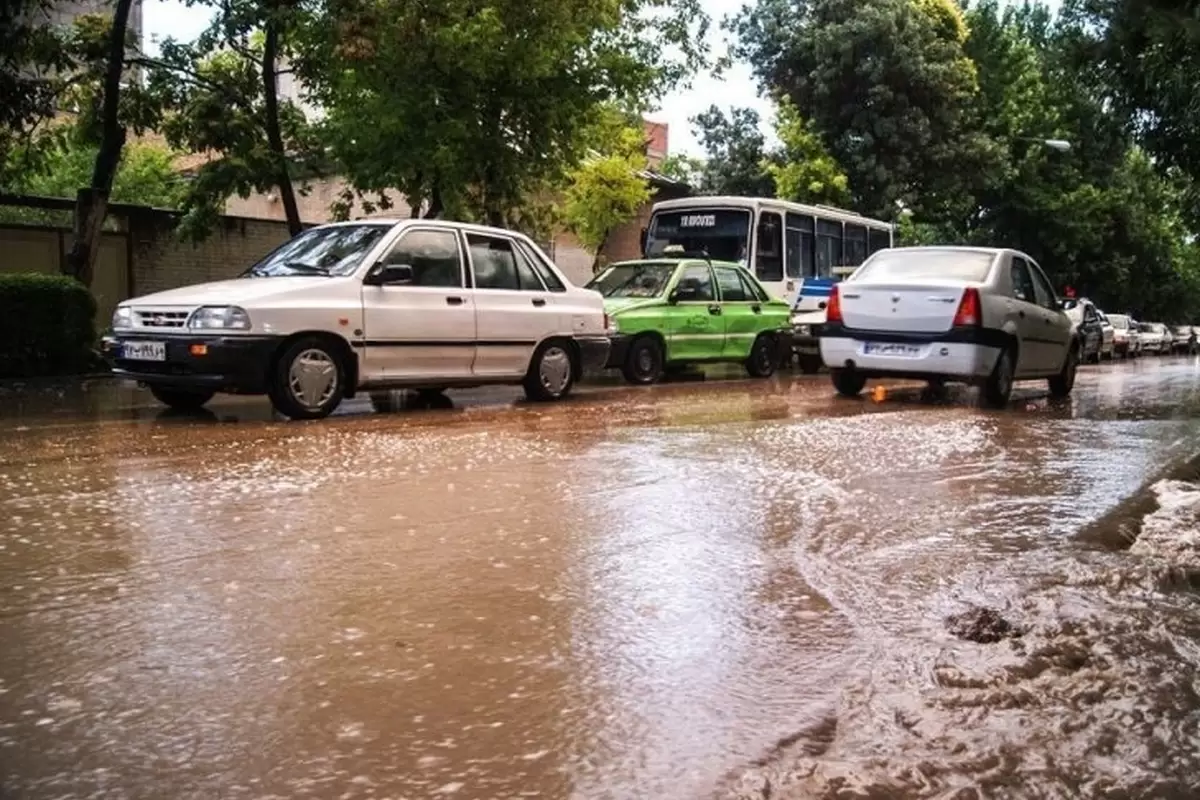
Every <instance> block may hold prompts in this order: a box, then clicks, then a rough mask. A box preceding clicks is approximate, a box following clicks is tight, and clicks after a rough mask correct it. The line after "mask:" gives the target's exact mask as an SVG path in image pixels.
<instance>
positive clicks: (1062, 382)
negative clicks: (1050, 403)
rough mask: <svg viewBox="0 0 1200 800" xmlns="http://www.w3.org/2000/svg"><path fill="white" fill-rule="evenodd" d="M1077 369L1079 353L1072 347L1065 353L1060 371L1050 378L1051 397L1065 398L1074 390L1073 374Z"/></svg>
mask: <svg viewBox="0 0 1200 800" xmlns="http://www.w3.org/2000/svg"><path fill="white" fill-rule="evenodd" d="M1078 369H1079V353H1078V351H1076V349H1075V348H1074V347H1072V348H1071V349H1070V350H1069V351H1068V352H1067V360H1066V361H1065V362H1064V363H1063V368H1062V371H1061V372H1059V373H1058V374H1057V375H1055V376H1054V377H1053V378H1051V379H1050V380H1049V381H1048V383H1049V385H1050V394H1051V396H1053V397H1066V396H1068V395H1069V394H1071V390H1072V389H1074V388H1075V373H1076V372H1077V371H1078Z"/></svg>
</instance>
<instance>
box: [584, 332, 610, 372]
mask: <svg viewBox="0 0 1200 800" xmlns="http://www.w3.org/2000/svg"><path fill="white" fill-rule="evenodd" d="M575 343H576V344H577V345H579V368H580V370H581V371H582V372H584V373H593V372H599V371H600V370H602V369H604V368H605V367H606V366H607V365H608V361H609V353H610V352H611V350H612V341H611V339H610V338H609V337H607V336H576V337H575Z"/></svg>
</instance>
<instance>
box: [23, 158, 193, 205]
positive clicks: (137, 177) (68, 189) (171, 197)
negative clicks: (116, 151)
mask: <svg viewBox="0 0 1200 800" xmlns="http://www.w3.org/2000/svg"><path fill="white" fill-rule="evenodd" d="M98 149H99V148H98V147H96V146H95V145H90V144H86V143H79V142H67V143H65V145H63V146H60V147H57V148H55V149H53V150H49V151H47V152H45V153H44V154H42V157H41V160H40V162H39V168H38V169H36V170H26V171H24V172H23V173H21V174H20V175H19V176H15V177H14V179H13V182H12V183H11V184H10V187H11V189H10V191H13V192H14V193H18V194H30V195H40V196H43V197H66V198H71V199H74V197H75V193H76V192H77V191H78V190H79V189H80V188H82V187H85V186H87V185H88V183H89V182H90V181H91V177H92V168H93V166H94V165H95V162H96V152H97V150H98ZM20 157H21V156H20V155H17V158H20ZM185 191H186V187H185V184H184V181H183V179H182V178H181V177H180V176H179V174H178V172H176V170H175V167H174V164H173V157H172V153H171V151H170V150H167V149H166V148H163V147H158V146H155V145H150V144H137V143H133V144H128V145H126V146H125V148H124V151H123V152H122V154H121V164H120V167H118V169H117V175H116V178H115V179H114V181H113V189H112V196H111V198H110V199H111V201H112V202H114V203H132V204H136V205H144V206H154V207H156V208H177V207H178V206H179V204H180V202H181V201H182V199H183V197H184V194H185Z"/></svg>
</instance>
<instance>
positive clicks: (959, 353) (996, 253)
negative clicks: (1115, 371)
mask: <svg viewBox="0 0 1200 800" xmlns="http://www.w3.org/2000/svg"><path fill="white" fill-rule="evenodd" d="M820 336H821V339H820V341H821V359H822V360H823V361H824V362H825V365H826V366H828V367H829V368H830V371H831V372H832V377H833V385H834V387H835V388H836V389H837V391H838V392H839V393H840V394H843V395H847V396H854V395H857V394H859V393H860V392H861V391H862V389H863V386H864V385H865V384H866V381H867V380H868V379H870V378H889V377H895V378H916V379H921V380H926V381H928V382H930V384H932V385H940V384H942V383H945V382H951V381H953V382H962V383H968V384H975V385H980V386H982V387H983V394H984V398H985V399H986V400H987V402H988V403H989V404H990V405H994V406H1002V405H1004V404H1006V403H1007V402H1008V399H1009V396H1010V395H1011V393H1012V386H1013V381H1016V380H1033V379H1046V380H1048V381H1049V383H1050V391H1051V393H1052V394H1054V395H1056V396H1060V397H1061V396H1065V395H1067V394H1069V393H1070V392H1071V389H1072V388H1073V386H1074V385H1075V371H1076V367H1077V366H1078V363H1079V341H1078V339H1077V338H1076V337H1075V336H1074V335H1073V333H1072V325H1071V320H1070V319H1068V318H1067V315H1066V314H1065V313H1064V312H1063V311H1062V309H1061V304H1060V303H1059V301H1058V298H1057V297H1056V296H1055V293H1054V290H1053V289H1052V288H1051V284H1050V281H1049V280H1047V279H1046V276H1045V274H1043V272H1042V270H1041V268H1040V267H1038V265H1037V264H1036V263H1034V261H1033V259H1031V258H1029V257H1028V256H1026V255H1024V254H1023V253H1019V252H1017V251H1015V250H998V249H985V248H973V247H907V248H896V249H888V250H880V251H879V252H877V253H875V254H874V255H872V256H871V257H870V258H868V259H867V260H866V261H865V262H863V265H862V266H861V267H859V268H858V270H857V271H856V272H855V273H854V274H853V275H852V276H850V278H849V279H847V280H846V281H843V282H842V283H839V284H836V285H835V286H834V289H833V293H832V294H831V295H830V299H829V304H828V306H827V308H826V322H825V324H824V326H822V329H821V334H820Z"/></svg>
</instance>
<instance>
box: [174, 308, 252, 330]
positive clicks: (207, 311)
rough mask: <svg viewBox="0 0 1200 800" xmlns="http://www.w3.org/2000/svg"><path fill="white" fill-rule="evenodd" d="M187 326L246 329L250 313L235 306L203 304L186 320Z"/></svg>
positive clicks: (248, 325)
mask: <svg viewBox="0 0 1200 800" xmlns="http://www.w3.org/2000/svg"><path fill="white" fill-rule="evenodd" d="M188 327H189V328H205V329H209V330H226V331H248V330H250V315H249V314H247V313H246V310H245V309H243V308H238V307H237V306H203V307H202V308H198V309H196V311H195V313H193V314H192V317H191V319H189V320H188Z"/></svg>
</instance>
